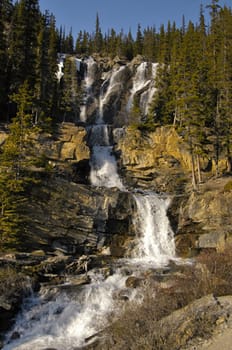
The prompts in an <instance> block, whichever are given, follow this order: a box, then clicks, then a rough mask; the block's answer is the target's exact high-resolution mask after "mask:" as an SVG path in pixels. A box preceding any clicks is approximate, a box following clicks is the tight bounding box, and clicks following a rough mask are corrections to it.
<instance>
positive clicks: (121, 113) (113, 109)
mask: <svg viewBox="0 0 232 350" xmlns="http://www.w3.org/2000/svg"><path fill="white" fill-rule="evenodd" d="M82 64H83V65H84V66H85V74H84V78H83V80H82V89H83V100H82V105H81V109H80V120H81V121H82V122H85V123H87V124H95V123H99V124H104V123H106V124H114V125H117V126H121V125H125V124H127V122H128V118H129V117H130V113H131V111H132V110H133V106H134V105H135V104H136V107H139V109H140V115H141V118H143V117H145V116H146V115H147V114H148V111H149V105H150V103H151V101H152V98H153V96H154V93H155V91H156V89H155V81H154V80H155V76H156V71H157V64H156V63H150V62H144V61H143V60H142V58H141V57H139V58H137V59H135V60H133V61H132V62H129V63H126V62H117V63H115V64H114V63H112V61H111V62H107V63H106V62H105V61H101V60H98V61H95V60H94V59H93V58H92V57H90V58H87V59H85V60H83V62H82Z"/></svg>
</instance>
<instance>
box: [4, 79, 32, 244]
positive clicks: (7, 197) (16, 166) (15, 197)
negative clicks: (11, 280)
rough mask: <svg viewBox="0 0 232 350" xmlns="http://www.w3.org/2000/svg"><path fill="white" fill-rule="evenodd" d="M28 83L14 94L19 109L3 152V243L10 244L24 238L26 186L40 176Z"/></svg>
mask: <svg viewBox="0 0 232 350" xmlns="http://www.w3.org/2000/svg"><path fill="white" fill-rule="evenodd" d="M29 91H30V89H29V84H28V83H26V82H25V83H24V84H23V86H21V87H20V88H19V92H18V94H14V95H13V96H12V100H13V101H14V102H15V103H17V106H18V113H17V115H16V117H15V118H14V119H13V121H12V123H11V125H10V126H9V130H10V133H9V136H8V138H7V140H6V141H5V143H4V145H3V147H2V153H1V155H0V160H1V162H0V164H1V165H0V170H1V171H0V244H1V245H4V246H7V245H10V244H11V243H13V244H14V245H15V244H16V242H17V241H19V240H20V237H19V234H21V233H22V232H23V230H24V228H23V222H24V219H25V218H24V216H23V213H22V208H23V203H24V202H25V201H26V196H25V195H24V193H25V190H26V189H27V187H28V186H29V185H30V184H31V183H35V182H36V179H35V177H34V176H33V175H32V172H31V170H30V169H31V166H32V165H33V164H34V162H35V161H37V159H36V157H35V155H34V154H33V147H32V144H31V141H30V135H31V133H32V131H34V130H33V127H32V120H33V117H32V111H31V109H32V95H31V94H30V92H29Z"/></svg>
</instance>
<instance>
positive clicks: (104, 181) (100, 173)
mask: <svg viewBox="0 0 232 350" xmlns="http://www.w3.org/2000/svg"><path fill="white" fill-rule="evenodd" d="M90 145H92V156H91V161H90V168H91V171H90V181H91V184H92V185H94V186H103V187H108V188H111V187H117V188H119V189H121V190H123V189H124V186H123V184H122V181H121V179H120V177H119V174H118V171H117V162H116V159H115V156H114V154H113V146H112V145H110V136H109V126H108V125H106V124H99V125H95V126H92V127H91V142H90Z"/></svg>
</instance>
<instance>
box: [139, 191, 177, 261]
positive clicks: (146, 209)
mask: <svg viewBox="0 0 232 350" xmlns="http://www.w3.org/2000/svg"><path fill="white" fill-rule="evenodd" d="M134 198H135V201H136V204H137V213H136V215H135V218H134V225H135V227H136V231H137V235H138V236H139V239H138V245H137V249H136V253H135V258H136V259H139V260H142V261H145V262H149V263H153V264H155V265H157V266H159V265H165V264H168V261H169V260H170V259H173V257H174V256H175V244H174V239H173V237H174V234H173V231H172V229H171V226H170V223H169V220H168V217H167V209H168V206H169V204H170V200H169V198H161V197H160V196H159V195H157V194H156V193H152V192H145V193H141V194H139V193H136V194H134Z"/></svg>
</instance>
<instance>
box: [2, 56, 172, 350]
mask: <svg viewBox="0 0 232 350" xmlns="http://www.w3.org/2000/svg"><path fill="white" fill-rule="evenodd" d="M86 62H87V71H86V75H85V79H84V80H85V82H84V84H85V91H86V100H85V104H84V105H83V106H82V107H83V109H82V111H81V113H82V114H81V118H82V121H86V106H87V104H88V98H90V97H93V96H92V85H93V84H94V66H95V62H94V61H93V59H88V60H87V61H86ZM146 68H147V63H142V64H141V65H140V66H139V67H138V68H137V72H136V76H135V78H134V82H133V89H132V91H131V97H130V99H131V101H133V96H134V95H135V93H136V92H137V91H138V90H140V89H141V88H143V87H144V86H146V85H147V84H150V82H151V81H150V80H149V81H148V80H147V79H146V75H145V71H146ZM122 69H123V67H121V68H119V69H116V70H115V71H113V73H112V75H111V76H109V75H108V76H106V79H105V80H104V82H103V84H102V89H101V96H100V97H99V99H100V102H99V115H98V118H97V120H96V124H95V125H91V126H89V127H88V129H87V134H88V144H89V146H90V148H91V161H90V165H91V174H90V180H91V184H92V185H93V186H102V187H108V188H111V187H112V188H113V187H117V188H118V189H119V190H122V191H126V190H127V189H126V188H125V187H124V185H123V183H122V181H121V179H120V177H119V174H118V171H117V162H116V159H115V156H114V153H113V142H112V138H113V136H112V135H113V133H114V131H113V130H112V126H110V125H106V124H104V123H103V116H104V106H105V105H106V104H107V103H108V99H109V96H110V94H111V92H112V90H113V89H114V88H115V87H117V86H118V84H121V82H120V72H121V71H122ZM153 73H154V74H155V67H154V72H153ZM150 96H151V95H149V93H148V95H146V101H149V99H150V98H151V97H150ZM144 98H145V97H144ZM131 101H128V106H129V105H130V104H131ZM146 103H147V102H146ZM132 196H133V198H134V201H135V213H134V221H133V225H134V229H135V231H136V244H135V249H134V253H133V256H132V258H131V259H123V260H122V262H121V263H120V261H119V262H118V264H115V265H113V266H111V270H112V274H111V275H110V276H108V277H105V275H104V273H103V271H101V270H100V271H96V270H95V271H94V270H93V271H88V273H87V277H88V279H89V281H90V283H89V284H86V285H78V284H76V285H75V283H73V281H72V279H71V278H70V276H67V280H66V282H65V284H63V285H60V286H44V287H42V288H41V290H40V292H39V293H38V294H37V295H35V296H34V297H32V298H30V299H28V300H27V301H26V302H25V304H24V308H23V310H22V313H21V314H20V315H19V316H18V318H17V320H16V323H15V326H14V328H13V330H12V331H11V333H10V334H9V337H8V339H7V340H6V345H5V346H4V347H3V350H32V349H33V350H42V349H46V348H54V349H56V350H64V349H65V350H75V349H81V348H83V347H84V346H85V345H87V344H88V343H89V342H91V341H92V340H94V339H95V338H96V337H95V335H97V334H98V333H99V332H101V330H103V329H104V328H105V327H106V326H107V321H108V316H109V315H111V314H113V315H115V316H117V315H118V314H119V313H120V310H122V308H123V301H122V297H121V298H120V295H122V292H123V296H124V297H125V298H126V299H127V300H132V299H134V298H138V295H137V289H133V288H126V286H125V281H126V279H127V277H128V276H127V274H126V273H125V271H123V269H124V267H121V268H119V267H118V266H119V265H121V266H124V265H125V264H126V269H127V273H128V270H129V271H130V274H131V275H135V276H136V275H138V276H139V273H140V271H141V270H142V269H143V268H144V266H145V268H146V266H147V264H149V266H152V267H153V268H157V267H160V266H164V265H167V264H168V262H169V260H170V259H174V257H175V247H174V240H173V232H172V229H171V227H170V224H169V221H168V217H167V209H168V206H169V204H170V202H169V199H168V198H164V197H163V196H159V195H157V194H156V193H154V192H143V191H140V190H138V189H137V190H135V191H133V193H132ZM136 300H137V299H136ZM11 334H15V335H17V334H18V335H19V337H18V339H11ZM15 338H16V337H15Z"/></svg>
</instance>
